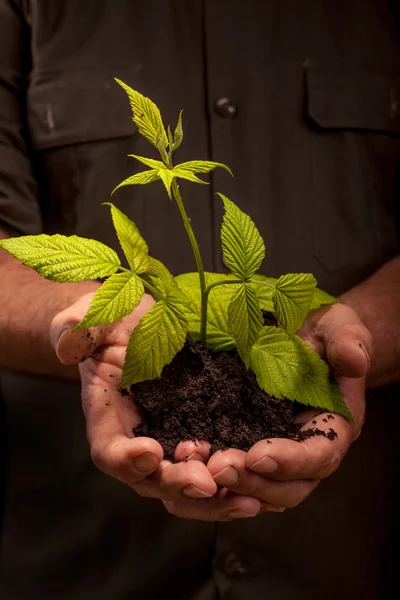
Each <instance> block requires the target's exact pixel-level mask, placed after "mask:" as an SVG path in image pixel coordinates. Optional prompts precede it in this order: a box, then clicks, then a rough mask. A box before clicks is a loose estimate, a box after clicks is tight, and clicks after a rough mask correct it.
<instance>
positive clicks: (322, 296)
mask: <svg viewBox="0 0 400 600" xmlns="http://www.w3.org/2000/svg"><path fill="white" fill-rule="evenodd" d="M337 302H340V300H338V298H335V297H334V296H331V295H330V294H327V292H324V291H323V290H320V289H319V288H315V290H314V295H313V297H312V300H311V304H310V310H314V309H315V308H319V307H320V306H323V305H324V304H335V303H337Z"/></svg>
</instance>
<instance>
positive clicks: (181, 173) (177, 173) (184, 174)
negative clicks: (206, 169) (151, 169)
mask: <svg viewBox="0 0 400 600" xmlns="http://www.w3.org/2000/svg"><path fill="white" fill-rule="evenodd" d="M171 173H173V175H174V177H180V178H181V179H187V180H188V181H192V182H193V183H203V184H204V185H208V182H207V181H203V180H202V179H199V178H198V177H196V175H195V174H194V173H192V172H191V171H186V170H185V169H181V168H180V167H179V166H178V167H174V169H173V170H172V171H171Z"/></svg>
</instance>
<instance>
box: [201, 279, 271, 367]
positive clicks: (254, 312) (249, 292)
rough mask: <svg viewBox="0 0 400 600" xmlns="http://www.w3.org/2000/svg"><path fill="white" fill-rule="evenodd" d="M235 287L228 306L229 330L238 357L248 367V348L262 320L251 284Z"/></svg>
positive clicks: (258, 330)
mask: <svg viewBox="0 0 400 600" xmlns="http://www.w3.org/2000/svg"><path fill="white" fill-rule="evenodd" d="M237 288H238V289H237V290H236V291H235V292H234V294H233V296H232V298H231V301H230V303H229V307H228V324H229V331H230V333H231V334H232V336H233V337H234V339H235V342H236V347H237V349H238V352H239V356H240V358H241V359H242V361H243V362H244V364H245V365H246V367H247V368H249V366H250V350H251V348H252V346H253V344H254V343H255V341H256V340H257V338H258V334H259V333H260V330H261V328H262V326H263V322H264V320H263V316H262V313H261V310H260V306H259V304H258V301H257V296H256V292H255V290H254V288H253V286H252V285H250V284H248V283H244V284H242V285H240V286H237ZM215 291H216V292H217V290H215ZM211 293H212V292H211Z"/></svg>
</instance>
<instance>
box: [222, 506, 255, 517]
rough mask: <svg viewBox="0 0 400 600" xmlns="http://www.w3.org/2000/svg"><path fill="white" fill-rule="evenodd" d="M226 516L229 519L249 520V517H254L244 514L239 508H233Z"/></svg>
mask: <svg viewBox="0 0 400 600" xmlns="http://www.w3.org/2000/svg"><path fill="white" fill-rule="evenodd" d="M228 516H229V517H230V518H231V519H249V518H250V517H255V516H256V515H249V513H246V512H244V511H243V510H240V509H239V508H234V509H233V510H231V511H230V512H229V513H228Z"/></svg>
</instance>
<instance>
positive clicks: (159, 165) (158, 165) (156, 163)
mask: <svg viewBox="0 0 400 600" xmlns="http://www.w3.org/2000/svg"><path fill="white" fill-rule="evenodd" d="M128 156H130V157H132V158H136V160H138V161H139V162H141V163H143V164H144V165H146V167H151V168H152V169H165V165H164V163H163V162H161V160H155V159H154V158H146V157H145V156H138V155H137V154H128Z"/></svg>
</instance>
